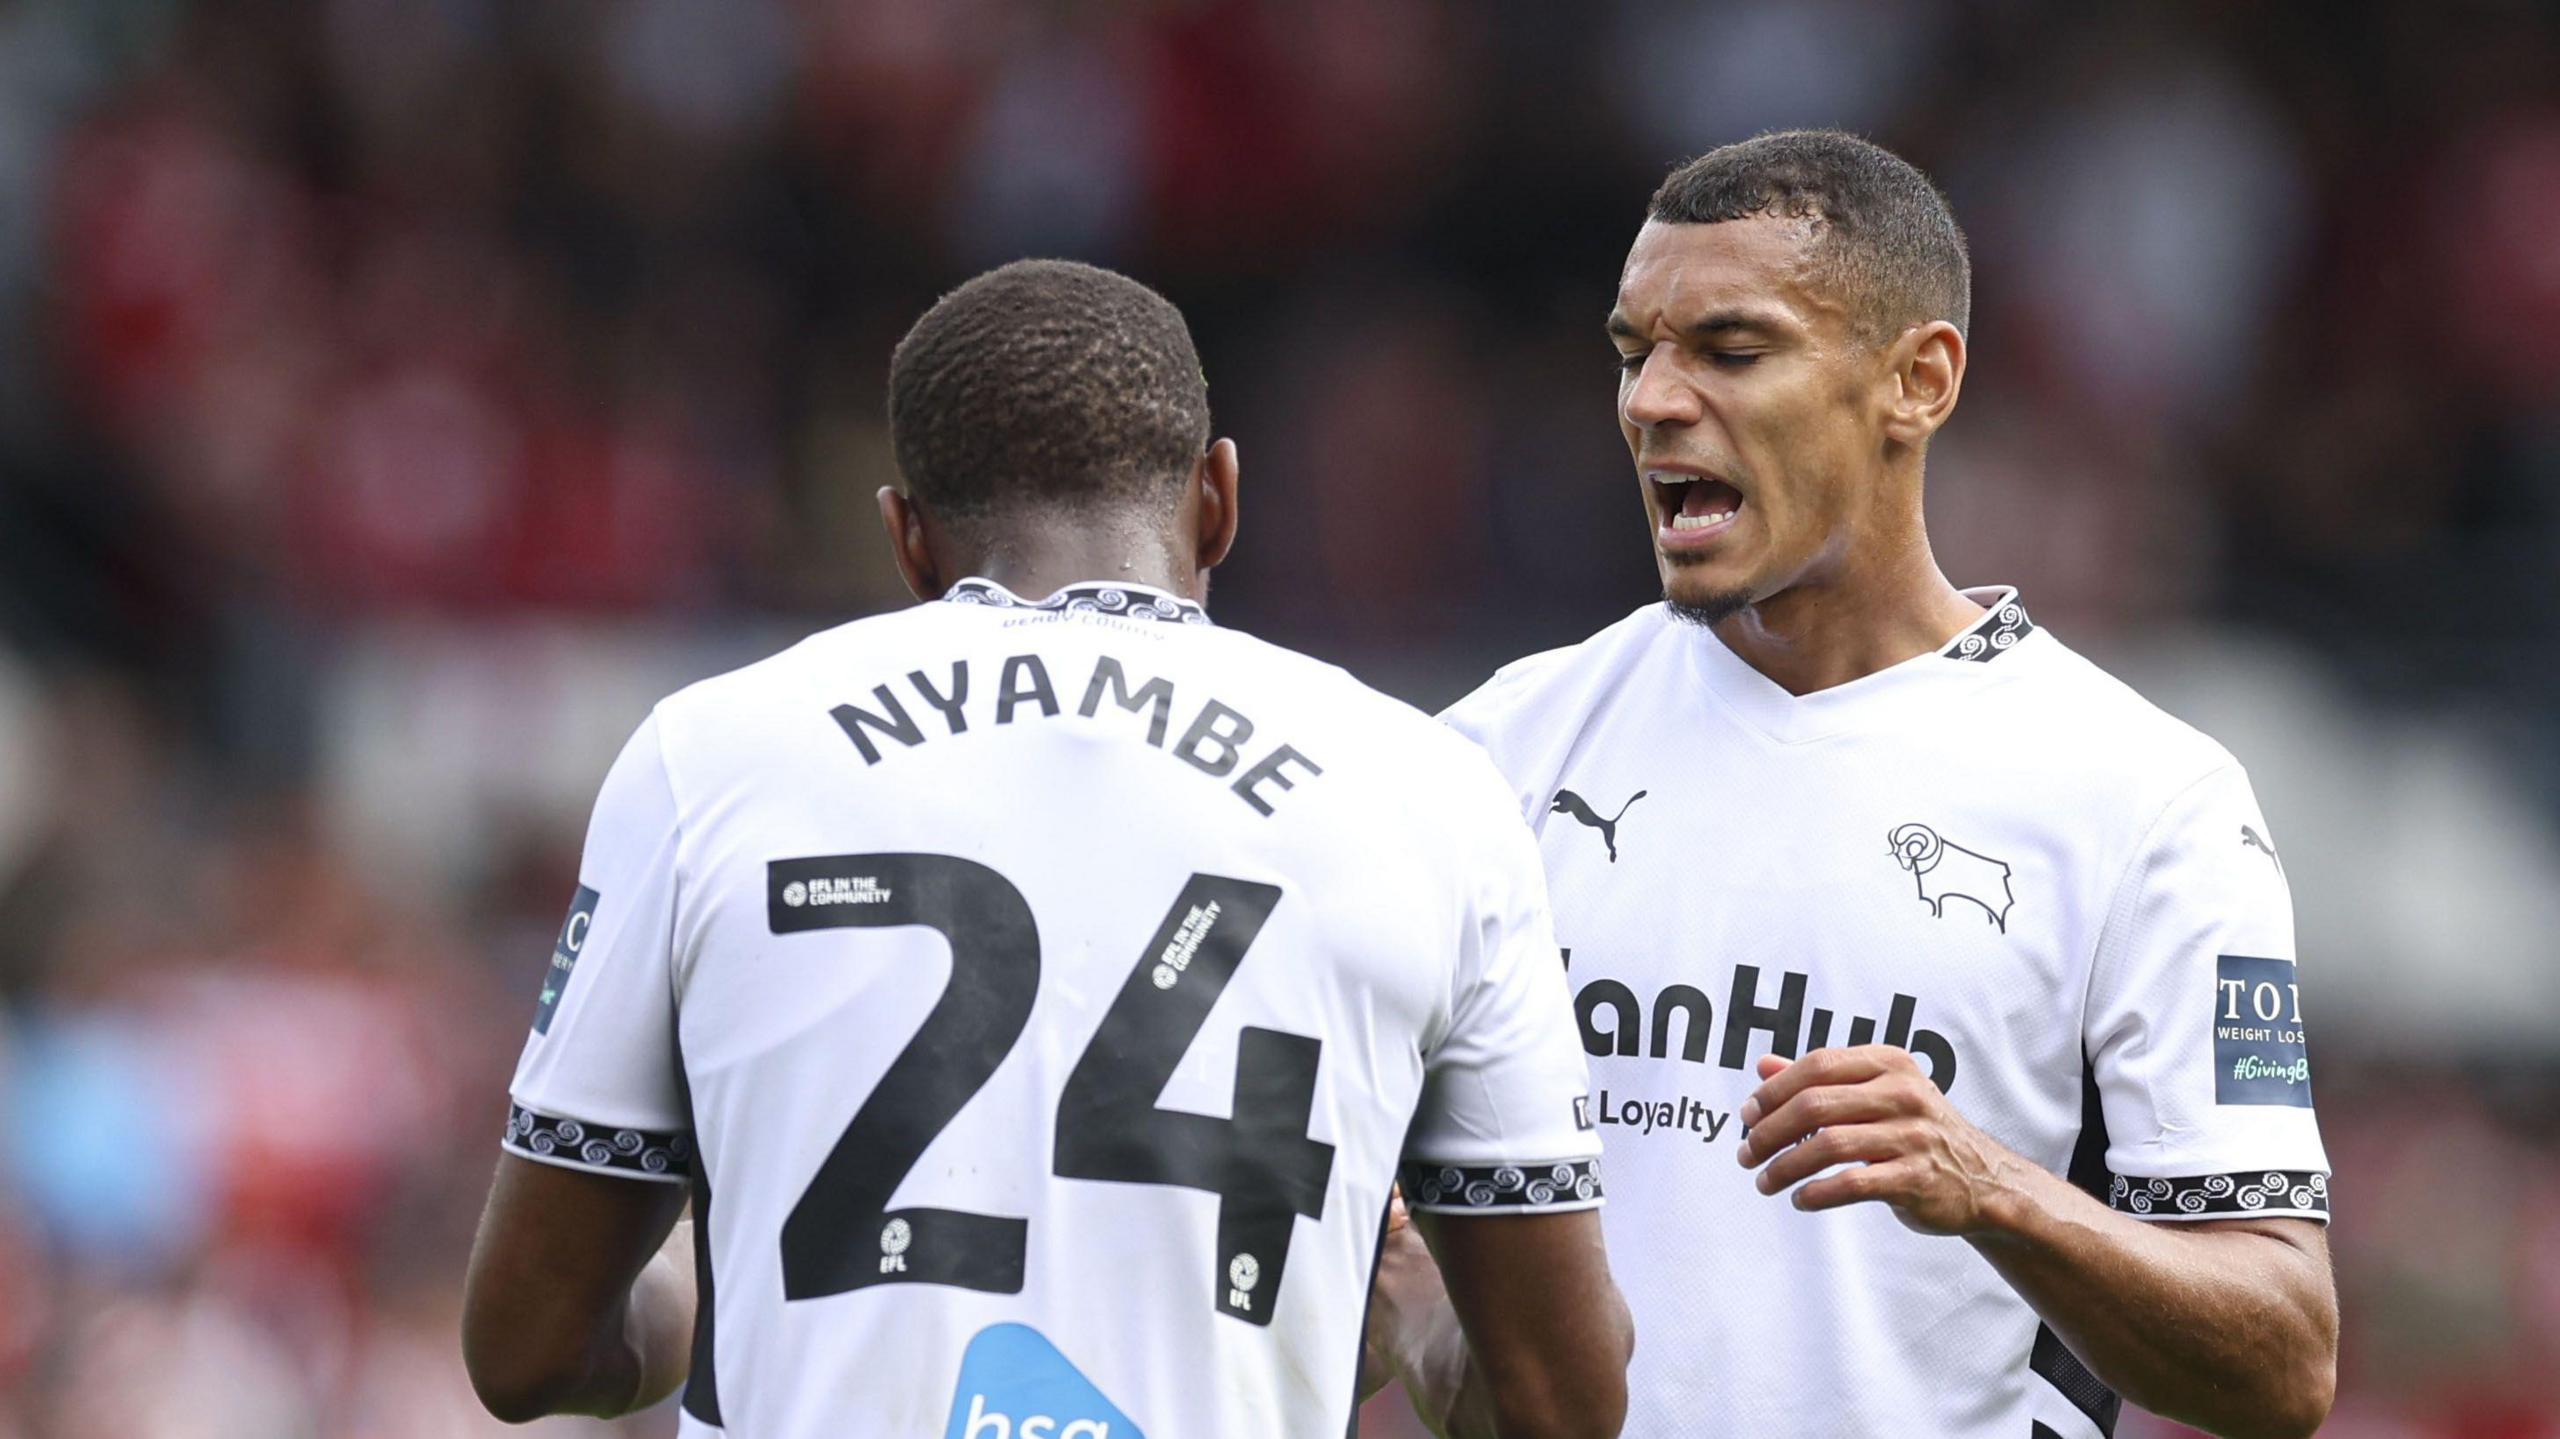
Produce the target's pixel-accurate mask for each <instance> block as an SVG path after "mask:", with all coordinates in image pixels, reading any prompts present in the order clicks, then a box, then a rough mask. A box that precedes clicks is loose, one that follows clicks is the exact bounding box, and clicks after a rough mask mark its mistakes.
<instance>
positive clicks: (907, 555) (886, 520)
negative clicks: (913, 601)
mask: <svg viewBox="0 0 2560 1439" xmlns="http://www.w3.org/2000/svg"><path fill="white" fill-rule="evenodd" d="M880 524H881V526H882V528H884V529H886V530H887V531H888V532H889V557H890V558H891V559H893V560H895V561H896V562H897V565H898V578H900V579H902V580H905V581H906V582H907V590H908V592H909V593H911V594H913V595H914V596H915V597H916V598H917V599H920V600H938V599H940V598H942V592H943V591H944V590H946V589H949V588H950V586H948V585H946V584H944V583H943V581H942V573H941V567H940V566H939V565H936V564H935V563H934V560H933V546H932V544H931V543H930V542H929V541H928V540H927V539H926V538H925V533H924V512H923V511H921V510H919V509H917V508H916V505H915V501H913V500H910V499H908V498H907V497H906V496H905V495H902V494H900V493H898V487H897V486H895V485H882V486H881V487H880Z"/></svg>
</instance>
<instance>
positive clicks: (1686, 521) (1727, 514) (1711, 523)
mask: <svg viewBox="0 0 2560 1439" xmlns="http://www.w3.org/2000/svg"><path fill="white" fill-rule="evenodd" d="M1732 518H1733V511H1731V510H1718V511H1716V512H1715V513H1714V514H1711V515H1673V516H1672V517H1671V528H1673V529H1675V530H1710V529H1713V528H1715V527H1716V526H1718V525H1720V524H1723V523H1724V522H1725V521H1727V520H1729V519H1732Z"/></svg>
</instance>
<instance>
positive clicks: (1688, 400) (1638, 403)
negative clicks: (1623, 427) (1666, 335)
mask: <svg viewBox="0 0 2560 1439" xmlns="http://www.w3.org/2000/svg"><path fill="white" fill-rule="evenodd" d="M1698 413H1699V411H1698V392H1697V390H1696V389H1695V388H1694V387H1692V386H1691V385H1690V384H1689V382H1688V380H1687V378H1686V377H1685V376H1683V375H1682V374H1681V373H1680V361H1679V355H1678V352H1677V351H1676V350H1675V349H1674V348H1673V347H1672V346H1670V345H1667V344H1663V345H1656V346H1654V347H1653V350H1652V352H1651V353H1650V354H1647V355H1646V356H1645V357H1644V364H1643V365H1642V366H1640V367H1639V368H1638V369H1637V370H1636V375H1635V378H1634V379H1633V380H1632V381H1630V382H1628V384H1627V387H1626V391H1625V393H1623V394H1621V395H1620V396H1619V397H1618V415H1619V417H1620V418H1621V419H1623V420H1625V421H1626V422H1627V424H1628V425H1629V426H1630V427H1632V428H1635V429H1639V430H1650V429H1654V428H1656V427H1658V426H1661V425H1694V424H1696V423H1697V422H1698Z"/></svg>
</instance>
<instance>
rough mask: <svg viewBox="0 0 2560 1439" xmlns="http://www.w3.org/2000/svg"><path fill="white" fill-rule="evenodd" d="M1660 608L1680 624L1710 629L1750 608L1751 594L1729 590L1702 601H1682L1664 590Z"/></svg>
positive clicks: (1746, 591)
mask: <svg viewBox="0 0 2560 1439" xmlns="http://www.w3.org/2000/svg"><path fill="white" fill-rule="evenodd" d="M1662 607H1663V608H1664V609H1667V610H1669V611H1670V612H1671V617H1672V618H1673V619H1675V620H1678V621H1680V622H1681V623H1682V624H1688V625H1696V626H1698V627H1699V628H1700V629H1712V628H1713V627H1715V626H1717V625H1720V624H1723V623H1724V622H1725V621H1726V620H1729V619H1732V618H1733V617H1734V616H1735V615H1738V614H1740V613H1742V612H1743V611H1744V610H1747V609H1749V608H1751V593H1750V591H1748V590H1729V591H1726V592H1725V593H1723V594H1716V595H1709V596H1707V597H1706V598H1705V599H1703V600H1684V599H1681V598H1679V597H1677V596H1675V595H1673V594H1672V593H1671V591H1669V590H1667V589H1666V590H1664V591H1663V592H1662Z"/></svg>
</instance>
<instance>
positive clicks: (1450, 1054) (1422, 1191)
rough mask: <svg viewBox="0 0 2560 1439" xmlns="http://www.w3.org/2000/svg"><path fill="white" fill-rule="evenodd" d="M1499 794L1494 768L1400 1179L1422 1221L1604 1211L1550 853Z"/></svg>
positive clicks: (1460, 860)
mask: <svg viewBox="0 0 2560 1439" xmlns="http://www.w3.org/2000/svg"><path fill="white" fill-rule="evenodd" d="M1497 786H1498V782H1497V781H1496V780H1495V778H1494V777H1493V775H1492V773H1491V770H1490V767H1489V766H1487V767H1486V775H1485V803H1484V805H1483V807H1482V808H1483V813H1482V815H1481V817H1480V818H1478V819H1477V820H1476V821H1475V822H1474V823H1473V824H1472V826H1471V828H1472V830H1473V832H1474V833H1473V836H1472V839H1473V842H1472V843H1470V844H1463V845H1460V846H1457V847H1455V850H1454V852H1453V853H1452V855H1451V856H1450V858H1451V863H1452V864H1453V865H1456V866H1459V871H1458V872H1459V873H1460V874H1461V875H1462V876H1463V879H1462V884H1463V885H1464V887H1465V891H1466V893H1465V912H1464V914H1463V916H1462V919H1461V932H1460V935H1459V940H1458V947H1459V953H1458V956H1457V965H1456V985H1455V989H1454V992H1453V994H1452V996H1451V1004H1450V1010H1449V1023H1448V1026H1447V1028H1446V1030H1445V1031H1444V1032H1443V1033H1442V1034H1441V1035H1440V1037H1439V1042H1438V1043H1437V1044H1435V1045H1433V1046H1431V1048H1430V1049H1429V1050H1428V1051H1427V1052H1426V1053H1425V1054H1424V1055H1423V1084H1422V1099H1421V1103H1420V1105H1419V1106H1418V1107H1417V1108H1416V1110H1415V1112H1414V1119H1413V1127H1412V1129H1411V1131H1410V1132H1409V1133H1408V1134H1407V1136H1406V1139H1405V1153H1404V1164H1403V1167H1402V1169H1401V1170H1400V1172H1399V1175H1398V1177H1399V1179H1400V1181H1401V1182H1402V1184H1403V1186H1404V1199H1405V1203H1406V1204H1408V1205H1410V1206H1411V1207H1413V1208H1415V1209H1419V1210H1428V1211H1432V1212H1437V1213H1448V1214H1484V1213H1500V1212H1505V1211H1511V1212H1517V1211H1520V1210H1524V1209H1536V1210H1542V1211H1550V1210H1564V1209H1587V1208H1591V1207H1593V1206H1595V1205H1597V1204H1598V1203H1599V1202H1600V1137H1599V1133H1598V1131H1596V1130H1595V1129H1594V1128H1593V1127H1592V1123H1591V1117H1590V1086H1591V1080H1590V1072H1589V1070H1588V1069H1587V1068H1586V1066H1585V1063H1584V1060H1583V1054H1582V1038H1581V1031H1580V1030H1579V1029H1578V1028H1577V1027H1576V1026H1575V1024H1574V1020H1573V1003H1572V999H1571V996H1570V995H1569V994H1568V993H1567V990H1566V985H1565V974H1564V959H1563V956H1562V955H1561V953H1559V951H1558V950H1557V948H1556V937H1555V922H1554V919H1553V917H1552V916H1551V915H1550V914H1549V913H1548V909H1547V882H1546V876H1545V874H1544V872H1543V871H1542V870H1541V868H1540V867H1539V860H1538V848H1537V843H1536V841H1535V840H1534V839H1532V838H1531V836H1530V833H1529V830H1528V827H1527V826H1526V825H1523V824H1522V823H1520V821H1519V820H1517V819H1516V818H1514V817H1512V816H1511V815H1510V814H1508V813H1505V812H1503V811H1502V810H1501V809H1500V808H1498V806H1500V805H1502V804H1503V803H1504V796H1503V795H1502V794H1501V792H1500V790H1499V788H1498V787H1497Z"/></svg>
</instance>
